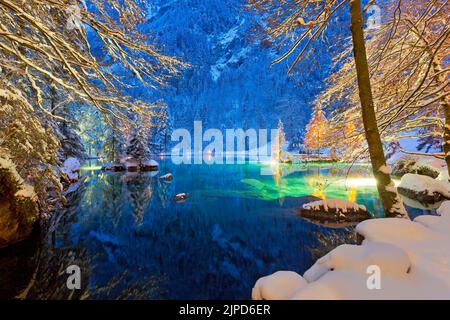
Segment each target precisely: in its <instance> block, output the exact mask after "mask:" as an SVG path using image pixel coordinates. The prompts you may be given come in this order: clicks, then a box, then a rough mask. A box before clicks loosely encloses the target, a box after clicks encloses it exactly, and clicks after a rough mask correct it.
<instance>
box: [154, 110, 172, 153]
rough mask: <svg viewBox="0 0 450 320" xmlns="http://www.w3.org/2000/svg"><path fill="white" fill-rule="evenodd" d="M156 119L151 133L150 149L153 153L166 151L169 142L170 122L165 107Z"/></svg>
mask: <svg viewBox="0 0 450 320" xmlns="http://www.w3.org/2000/svg"><path fill="white" fill-rule="evenodd" d="M156 121H157V123H156V124H154V130H153V134H152V136H153V139H152V142H151V151H152V153H155V154H161V153H164V152H166V151H167V149H168V147H169V143H170V131H171V124H170V117H169V114H168V112H167V107H165V106H164V107H163V109H162V110H161V112H160V113H159V115H158V117H157V118H156Z"/></svg>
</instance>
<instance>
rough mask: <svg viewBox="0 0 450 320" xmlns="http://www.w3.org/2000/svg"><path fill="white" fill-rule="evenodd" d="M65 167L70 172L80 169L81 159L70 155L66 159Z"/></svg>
mask: <svg viewBox="0 0 450 320" xmlns="http://www.w3.org/2000/svg"><path fill="white" fill-rule="evenodd" d="M63 168H64V169H66V170H68V171H70V172H76V171H80V168H81V165H80V161H79V160H78V159H77V158H74V157H69V158H67V159H66V160H65V161H64V163H63Z"/></svg>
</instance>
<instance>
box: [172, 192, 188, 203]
mask: <svg viewBox="0 0 450 320" xmlns="http://www.w3.org/2000/svg"><path fill="white" fill-rule="evenodd" d="M190 196H191V195H190V194H188V193H179V194H177V195H176V196H175V197H174V201H175V202H184V201H185V200H186V199H187V198H189V197H190Z"/></svg>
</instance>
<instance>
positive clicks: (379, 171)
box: [350, 0, 407, 217]
mask: <svg viewBox="0 0 450 320" xmlns="http://www.w3.org/2000/svg"><path fill="white" fill-rule="evenodd" d="M350 17H351V26H350V29H351V32H352V38H353V53H354V59H355V66H356V73H357V78H358V89H359V98H360V100H361V112H362V119H363V124H364V131H365V135H366V140H367V144H368V147H369V155H370V160H371V163H372V171H373V175H374V177H375V179H376V180H377V188H378V193H379V195H380V199H381V202H382V204H383V208H384V213H385V216H386V217H399V216H401V217H405V216H407V214H406V211H405V208H404V206H403V202H402V200H401V198H400V196H399V195H398V193H397V188H396V187H395V185H394V182H393V181H392V179H391V176H390V174H389V172H388V170H387V166H386V159H385V157H384V151H383V144H382V143H381V138H380V133H379V131H378V125H377V119H376V116H375V107H374V103H373V96H372V88H371V85H370V76H369V65H368V63H367V53H366V45H365V40H364V31H363V17H362V11H361V1H360V0H351V1H350Z"/></svg>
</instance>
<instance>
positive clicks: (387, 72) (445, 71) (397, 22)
mask: <svg viewBox="0 0 450 320" xmlns="http://www.w3.org/2000/svg"><path fill="white" fill-rule="evenodd" d="M380 5H381V4H380ZM382 11H383V12H384V13H385V14H384V17H383V18H384V19H383V21H382V22H381V23H380V25H379V26H378V27H377V28H375V29H372V30H367V33H368V34H370V37H369V40H368V41H367V52H368V65H369V71H370V77H371V81H372V84H373V100H374V105H375V107H376V108H375V110H376V117H377V119H378V124H379V129H380V133H381V138H382V140H383V142H385V143H386V144H388V145H393V144H395V145H398V146H399V144H398V140H399V139H401V138H418V142H419V144H418V146H417V147H418V149H419V150H420V149H421V148H422V147H423V146H424V145H427V144H432V145H436V144H437V143H438V140H440V141H441V143H442V144H443V147H444V148H443V149H444V152H437V153H419V152H413V153H414V154H417V155H422V156H434V157H439V158H443V159H445V160H446V162H447V167H448V168H450V153H449V151H450V144H448V145H447V144H446V142H447V141H450V130H446V128H450V112H449V111H448V110H450V104H449V94H450V91H449V90H448V87H449V83H450V78H449V73H450V70H449V68H448V59H446V58H445V57H446V56H448V49H449V45H450V30H449V28H448V24H449V23H450V21H449V17H450V4H449V3H448V1H445V0H432V1H428V2H426V3H425V2H420V1H414V0H403V1H401V2H400V1H398V2H397V1H394V2H388V3H386V4H384V5H383V10H382ZM351 54H352V48H351V46H349V47H348V49H347V50H346V51H344V52H342V54H341V55H340V56H339V57H337V61H336V63H337V64H338V65H340V67H339V68H338V70H337V71H336V72H335V73H333V74H332V75H331V76H330V77H329V78H328V86H327V88H326V89H325V90H324V92H323V93H322V94H321V95H320V96H319V97H318V99H317V103H320V104H321V105H324V106H325V107H327V108H330V109H335V110H334V112H333V114H332V117H331V119H330V120H331V121H332V122H333V124H334V125H335V126H336V127H338V128H339V129H338V130H342V128H343V127H344V126H345V125H346V124H347V122H348V120H349V119H352V121H353V122H354V123H355V125H356V133H361V132H362V128H361V125H360V123H361V120H360V119H361V115H360V112H359V111H360V102H359V96H358V82H357V75H356V73H355V71H354V66H355V65H354V61H353V59H352V57H351ZM336 104H339V105H340V106H344V107H339V108H337V109H336V108H334V105H336ZM349 115H350V116H349ZM349 148H350V149H353V150H357V152H355V154H359V155H364V154H367V146H366V145H364V144H358V145H357V144H354V145H351V146H350V144H349ZM398 149H399V151H402V152H404V153H411V151H407V150H403V149H402V148H401V147H400V146H399V147H398ZM437 149H438V150H439V148H437Z"/></svg>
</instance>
